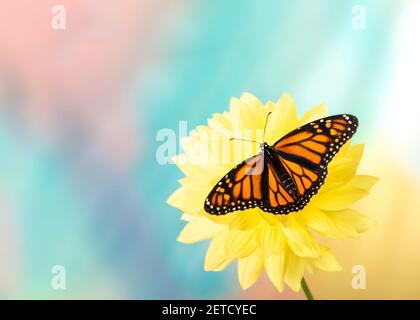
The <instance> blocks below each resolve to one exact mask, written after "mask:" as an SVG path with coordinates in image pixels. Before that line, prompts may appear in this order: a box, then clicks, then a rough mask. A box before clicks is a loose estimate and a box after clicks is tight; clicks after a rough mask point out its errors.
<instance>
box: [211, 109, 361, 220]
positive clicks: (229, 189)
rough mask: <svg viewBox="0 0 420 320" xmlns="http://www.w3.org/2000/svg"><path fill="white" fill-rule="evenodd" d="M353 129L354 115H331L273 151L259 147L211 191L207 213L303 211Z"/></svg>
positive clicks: (298, 131)
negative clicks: (253, 209)
mask: <svg viewBox="0 0 420 320" xmlns="http://www.w3.org/2000/svg"><path fill="white" fill-rule="evenodd" d="M268 116H269V115H268ZM268 116H267V119H266V123H265V126H264V131H265V127H266V125H267V121H268ZM357 126H358V120H357V118H356V117H355V116H352V115H348V114H343V115H335V116H330V117H326V118H322V119H319V120H316V121H313V122H311V123H308V124H305V125H303V126H302V127H299V128H297V129H295V130H293V131H291V132H290V133H288V134H286V135H285V136H284V137H282V138H281V139H280V140H278V141H277V142H276V143H274V145H272V146H270V145H268V144H267V143H265V142H263V143H261V144H260V149H261V152H260V153H258V154H257V155H255V156H253V157H251V158H249V159H247V160H245V161H243V162H242V163H240V164H238V165H237V166H236V167H234V168H233V169H232V170H231V171H229V172H228V173H227V174H226V175H225V176H224V177H223V178H222V179H221V180H220V181H219V182H218V183H217V184H216V185H215V186H214V187H213V189H212V191H211V192H210V194H209V195H208V197H207V198H206V200H205V202H204V209H205V211H206V212H208V213H210V214H214V215H224V214H227V213H229V212H232V211H237V210H246V209H250V208H255V207H259V208H261V209H262V210H263V211H265V212H268V213H272V214H289V213H291V212H294V211H299V210H301V209H303V207H304V206H305V205H306V204H307V203H308V202H309V200H310V199H311V197H312V196H313V195H315V194H316V193H317V192H318V189H319V188H320V187H321V186H322V184H323V183H324V181H325V178H326V176H327V165H328V163H329V162H330V161H331V160H332V158H333V157H334V155H335V154H336V153H337V152H338V150H339V149H340V148H341V146H342V145H343V144H344V143H345V142H346V141H347V140H349V139H350V138H351V137H352V136H353V134H354V133H355V132H356V129H357ZM254 142H255V141H254Z"/></svg>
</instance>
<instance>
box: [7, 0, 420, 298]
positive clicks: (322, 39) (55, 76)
mask: <svg viewBox="0 0 420 320" xmlns="http://www.w3.org/2000/svg"><path fill="white" fill-rule="evenodd" d="M57 4H59V5H62V6H64V8H65V10H66V29H65V30H55V29H53V28H52V27H51V20H52V18H53V16H54V14H52V13H51V9H52V7H53V6H54V5H57ZM355 5H361V6H363V8H364V9H365V10H366V28H365V29H355V28H353V26H352V19H353V18H354V13H353V12H352V9H353V8H354V6H355ZM419 30H420V2H419V1H416V0H412V1H409V0H405V1H404V0H402V1H395V0H383V1H376V0H371V1H368V0H365V1H363V0H360V1H357V2H355V1H333V0H311V1H309V0H306V1H279V0H271V1H270V0H262V1H243V0H235V1H223V0H212V1H203V0H196V1H193V0H190V1H187V0H174V1H164V0H124V1H117V0H112V1H101V0H60V1H51V0H37V1H32V0H0V298H3V299H15V298H17V299H36V298H46V299H60V298H65V299H73V298H81V299H87V298H93V299H99V298H105V299H124V298H127V299H159V298H160V299H167V298H174V299H181V298H198V299H201V298H267V299H300V298H303V294H302V293H293V292H291V291H288V290H286V291H285V292H284V293H282V294H279V293H277V292H276V291H275V289H274V287H273V286H272V285H271V283H269V281H268V280H267V279H266V278H265V277H262V278H261V279H260V280H259V281H258V282H257V284H256V285H255V286H254V287H252V288H251V289H249V290H247V291H241V290H240V288H239V284H238V282H237V278H236V272H235V267H234V266H231V267H230V268H228V270H226V271H224V272H219V273H206V272H204V270H203V260H204V254H205V250H206V247H207V243H205V242H203V243H200V244H197V245H190V246H187V245H183V244H180V243H178V242H176V241H175V239H176V237H177V235H178V233H179V231H180V230H181V228H182V226H183V224H184V223H183V222H182V221H180V220H179V218H180V215H181V213H180V212H178V211H177V210H175V209H174V208H172V207H170V206H169V205H167V204H166V199H167V197H168V196H169V195H170V194H171V193H172V192H173V191H174V190H175V189H176V187H177V179H179V178H180V177H181V172H180V171H179V170H178V169H177V167H175V166H174V165H159V164H158V163H157V161H156V149H157V147H158V146H159V144H160V143H161V142H159V141H156V134H157V132H158V131H159V130H160V129H163V128H169V129H172V130H175V132H176V133H178V132H177V131H178V123H179V121H180V120H186V121H188V128H189V129H190V130H191V129H193V128H194V127H195V126H196V125H199V124H204V123H205V121H206V119H207V118H208V117H209V116H211V115H212V114H213V113H214V112H220V111H223V110H226V109H227V108H228V103H229V99H230V97H232V96H240V95H241V93H242V92H244V91H249V92H251V93H253V94H255V95H256V96H258V97H259V98H260V99H261V100H263V101H266V100H276V99H277V98H278V97H279V96H280V95H281V94H282V93H283V92H288V93H290V94H291V95H292V96H293V97H294V99H295V102H296V104H297V106H298V109H299V111H300V113H303V112H304V111H305V110H306V109H308V108H309V107H311V106H313V105H315V104H318V103H320V102H325V103H327V104H328V106H329V112H330V113H340V112H346V113H353V114H356V115H357V116H358V117H359V119H360V123H361V127H360V130H359V131H358V134H357V138H356V141H357V142H363V143H366V153H365V156H364V158H363V162H362V166H361V168H360V172H361V173H366V174H372V175H376V176H378V177H380V179H381V181H380V183H379V184H378V185H377V186H376V187H375V188H374V189H373V192H372V194H371V195H370V196H369V197H367V198H366V199H365V200H362V201H361V202H360V203H359V204H357V206H356V207H357V208H358V209H360V210H362V211H363V212H365V213H366V214H368V215H369V216H371V217H373V218H374V219H375V220H376V221H377V222H378V224H377V226H376V227H375V228H374V229H372V230H371V231H370V232H368V233H366V234H365V235H363V236H362V237H361V238H360V239H358V240H345V241H334V242H327V243H328V244H329V245H330V246H331V247H333V248H334V251H335V252H336V255H337V257H338V260H339V261H340V262H341V263H342V265H343V271H341V272H337V273H325V272H319V273H318V274H316V275H315V276H312V277H309V278H308V279H307V281H308V283H309V285H310V286H311V288H312V291H313V293H314V295H315V297H316V298H320V299H346V298H350V299H364V298H372V299H381V298H406V299H419V298H420V287H419V284H420V273H419V271H418V270H419V269H420V254H419V252H420V209H419V205H418V199H419V197H420V188H419V177H420V170H419V164H420V147H419V146H420V139H419V136H420V129H419V128H420V126H419V125H418V121H419V120H418V119H419V115H420V112H419V108H420V96H419V94H418V92H419V85H420V59H419V57H420V45H419V42H418V40H417V38H418V32H419ZM54 265H62V266H64V267H65V269H66V279H67V281H66V286H67V288H66V290H54V289H53V288H52V286H51V279H52V277H53V275H52V273H51V269H52V267H53V266H54ZM354 265H363V266H365V268H366V274H367V281H366V286H367V288H366V289H365V290H354V289H353V288H352V286H351V281H352V277H353V274H352V267H353V266H354Z"/></svg>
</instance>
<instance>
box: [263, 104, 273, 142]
mask: <svg viewBox="0 0 420 320" xmlns="http://www.w3.org/2000/svg"><path fill="white" fill-rule="evenodd" d="M271 113H272V112H271V111H270V112H269V113H268V114H267V118H265V124H264V131H263V140H264V138H265V129H267V124H268V119H269V118H270V115H271ZM264 141H265V140H264Z"/></svg>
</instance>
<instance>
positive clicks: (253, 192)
mask: <svg viewBox="0 0 420 320" xmlns="http://www.w3.org/2000/svg"><path fill="white" fill-rule="evenodd" d="M263 174H264V156H263V155H262V154H258V155H256V156H254V157H251V158H249V159H247V160H245V161H243V162H242V163H240V164H239V165H237V166H236V167H235V168H233V169H232V170H231V171H229V172H228V174H226V175H225V176H224V177H223V178H222V179H221V180H220V181H219V182H218V183H217V184H216V185H215V186H214V188H213V190H212V191H211V192H210V194H209V195H208V197H207V199H206V200H205V202H204V210H206V211H207V212H208V213H210V214H215V215H223V214H226V213H229V212H232V211H236V210H246V209H249V208H255V207H257V206H258V205H259V204H260V203H261V201H262V199H263V190H262V189H261V186H262V178H263Z"/></svg>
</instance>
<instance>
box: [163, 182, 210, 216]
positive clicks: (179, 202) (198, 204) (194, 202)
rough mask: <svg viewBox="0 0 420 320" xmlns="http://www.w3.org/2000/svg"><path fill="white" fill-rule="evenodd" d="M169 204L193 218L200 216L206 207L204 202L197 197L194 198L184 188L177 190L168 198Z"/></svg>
mask: <svg viewBox="0 0 420 320" xmlns="http://www.w3.org/2000/svg"><path fill="white" fill-rule="evenodd" d="M167 203H168V204H170V205H171V206H173V207H175V208H178V209H179V210H181V211H183V212H185V213H187V214H189V215H191V216H197V215H199V214H200V211H202V210H203V205H204V201H201V200H200V199H199V198H197V197H192V196H191V194H190V193H189V192H188V191H187V190H185V189H184V188H179V189H178V190H176V191H175V192H174V193H173V194H172V195H171V196H170V197H169V198H168V200H167Z"/></svg>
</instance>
